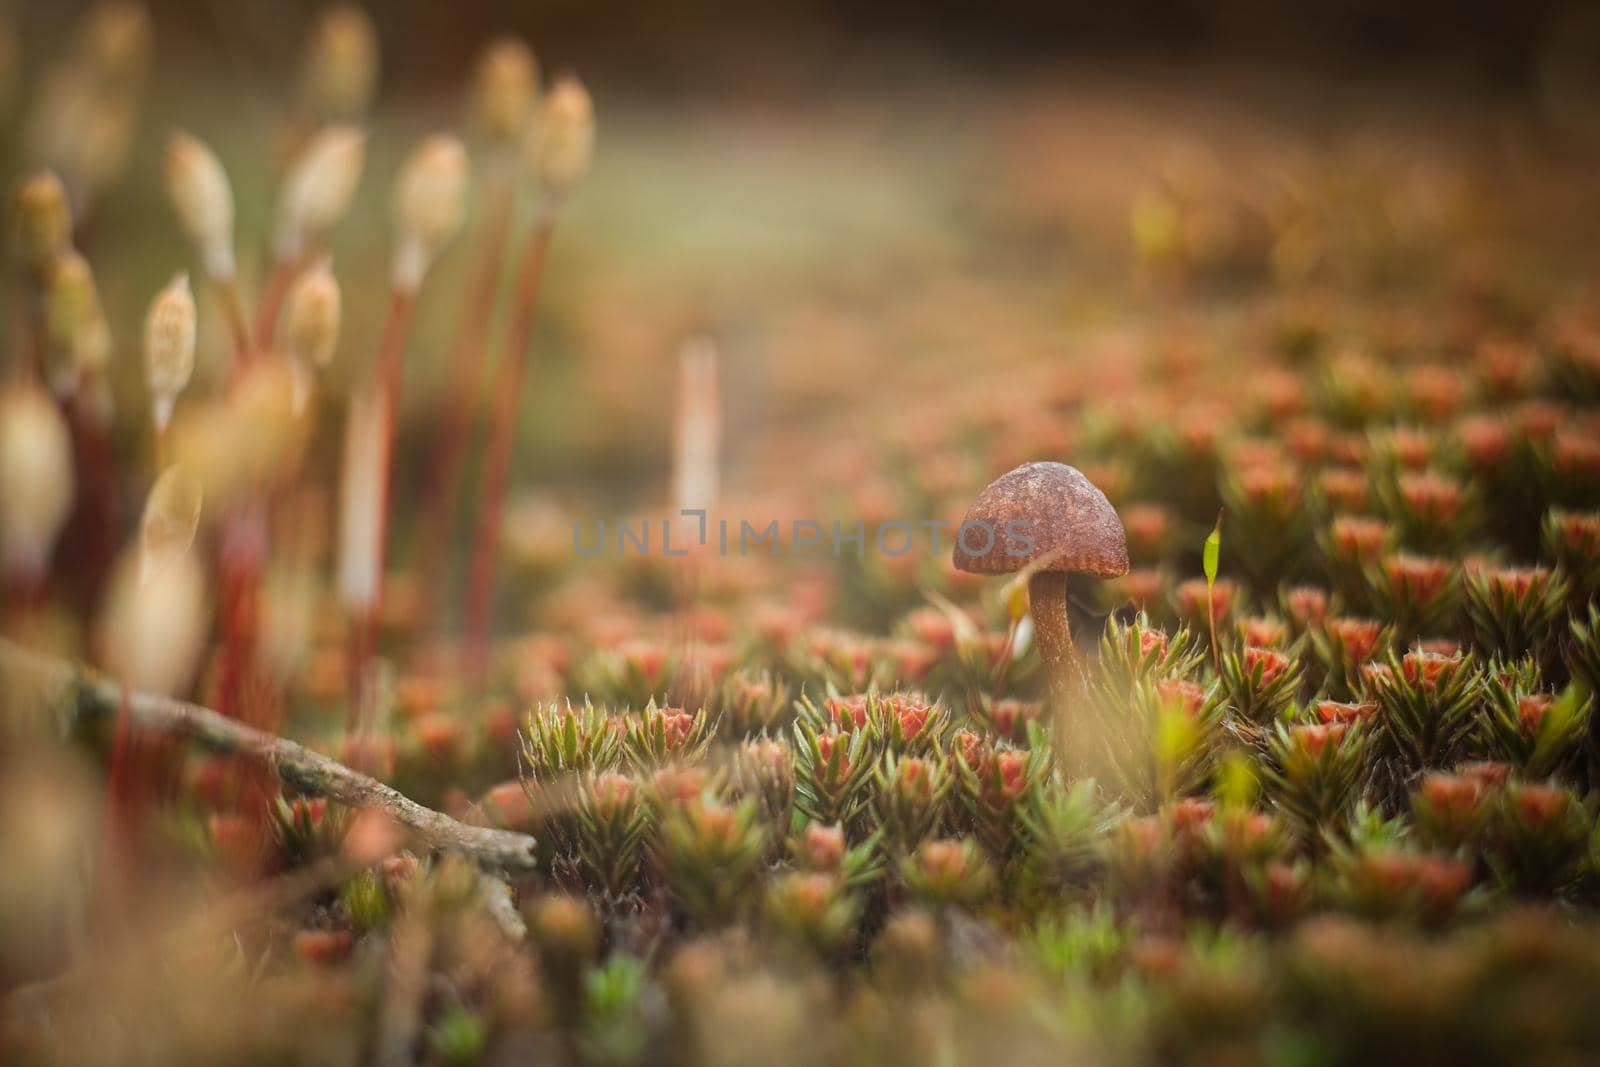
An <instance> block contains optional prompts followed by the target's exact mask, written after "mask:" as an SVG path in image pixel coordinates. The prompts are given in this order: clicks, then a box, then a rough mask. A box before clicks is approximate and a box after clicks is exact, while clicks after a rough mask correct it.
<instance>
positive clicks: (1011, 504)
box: [953, 463, 1128, 578]
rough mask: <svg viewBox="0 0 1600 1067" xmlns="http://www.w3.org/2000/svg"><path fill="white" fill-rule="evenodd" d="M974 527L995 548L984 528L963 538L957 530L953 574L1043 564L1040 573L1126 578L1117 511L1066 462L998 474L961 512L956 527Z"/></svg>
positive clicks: (999, 571) (1125, 545)
mask: <svg viewBox="0 0 1600 1067" xmlns="http://www.w3.org/2000/svg"><path fill="white" fill-rule="evenodd" d="M972 523H983V524H985V525H986V526H987V527H988V529H989V530H992V531H993V533H994V543H993V545H987V544H986V541H987V537H986V536H985V535H984V532H983V528H982V527H976V526H974V527H972V528H970V529H966V536H965V537H963V536H962V535H961V534H962V531H961V530H958V531H957V532H956V548H955V553H954V556H953V561H954V563H955V565H956V569H957V570H963V571H968V572H970V573H973V574H1011V573H1013V572H1015V571H1019V570H1021V569H1022V568H1024V567H1026V566H1027V565H1028V564H1030V563H1034V562H1039V561H1042V562H1043V568H1042V569H1044V570H1049V571H1070V572H1073V573H1077V574H1090V575H1093V576H1095V577H1097V578H1116V577H1119V576H1121V575H1124V574H1127V573H1128V538H1127V535H1126V534H1124V533H1123V532H1122V520H1121V519H1119V518H1118V517H1117V512H1116V509H1115V508H1113V507H1112V506H1111V501H1109V500H1107V499H1106V495H1105V494H1104V493H1102V492H1101V491H1100V490H1099V489H1096V488H1095V486H1094V483H1093V482H1091V481H1089V479H1087V478H1085V477H1084V476H1083V472H1082V471H1080V470H1078V469H1077V468H1076V467H1069V466H1067V465H1066V464H1065V463H1024V464H1023V465H1022V466H1020V467H1018V468H1017V469H1016V470H1013V471H1008V472H1006V473H1005V474H1002V475H1001V476H1000V477H998V478H996V479H995V480H994V481H992V482H990V483H989V485H988V487H987V488H985V489H984V491H983V492H981V493H979V494H978V499H977V500H976V501H974V502H973V505H972V507H971V508H969V509H968V510H967V516H966V518H965V519H963V520H962V526H963V528H967V526H968V524H972ZM1013 523H1015V524H1017V525H1015V526H1013V525H1011V524H1013ZM1030 541H1031V542H1032V543H1031V544H1030V543H1029V542H1030ZM985 549H987V551H986V550H985ZM969 550H970V551H969ZM975 553H976V554H975Z"/></svg>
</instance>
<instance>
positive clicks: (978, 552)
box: [953, 463, 1128, 699]
mask: <svg viewBox="0 0 1600 1067" xmlns="http://www.w3.org/2000/svg"><path fill="white" fill-rule="evenodd" d="M953 562H954V563H955V566H956V569H957V570H963V571H968V572H970V573H973V574H1014V573H1016V572H1018V571H1023V570H1027V571H1029V572H1030V573H1029V577H1028V604H1029V609H1030V610H1031V611H1032V612H1033V626H1034V633H1035V639H1036V640H1037V641H1038V643H1039V656H1040V658H1041V659H1043V660H1044V664H1045V669H1046V670H1047V671H1048V672H1049V675H1050V688H1051V691H1052V692H1053V693H1054V694H1055V696H1056V697H1057V698H1058V699H1059V698H1061V697H1062V696H1064V695H1065V694H1067V693H1069V692H1070V691H1071V690H1072V688H1073V686H1074V685H1075V684H1076V682H1077V679H1078V678H1079V677H1080V676H1081V670H1082V668H1081V667H1080V665H1079V662H1078V653H1077V649H1076V648H1075V647H1074V646H1073V643H1072V629H1071V625H1070V624H1069V623H1068V621H1067V575H1068V574H1089V575H1093V576H1094V577H1096V578H1116V577H1120V576H1121V575H1124V574H1127V573H1128V539H1127V536H1126V535H1125V534H1124V533H1123V532H1122V520H1121V519H1119V518H1118V517H1117V512H1116V509H1114V508H1113V507H1112V506H1111V502H1110V501H1109V500H1107V499H1106V495H1105V494H1104V493H1102V492H1101V491H1100V490H1099V489H1097V488H1095V486H1094V483H1093V482H1091V481H1089V479H1088V478H1085V477H1084V476H1083V472H1082V471H1080V470H1078V469H1077V468H1075V467H1069V466H1067V465H1066V464H1065V463H1024V464H1023V465H1022V466H1020V467H1018V468H1016V469H1015V470H1012V471H1008V472H1007V473H1005V474H1002V475H1001V476H1000V477H998V478H996V479H995V480H994V481H992V482H990V483H989V485H988V487H987V488H985V489H984V490H983V492H981V493H979V494H978V499H977V500H976V501H974V502H973V505H972V507H971V508H969V509H968V510H967V516H966V518H965V519H963V520H962V522H961V528H960V530H959V531H957V534H956V547H955V554H954V558H953Z"/></svg>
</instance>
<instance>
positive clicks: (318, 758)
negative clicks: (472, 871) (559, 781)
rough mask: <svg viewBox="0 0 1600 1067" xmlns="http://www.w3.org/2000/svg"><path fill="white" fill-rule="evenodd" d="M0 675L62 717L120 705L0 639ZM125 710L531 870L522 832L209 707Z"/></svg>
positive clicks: (83, 671) (93, 684) (417, 829)
mask: <svg viewBox="0 0 1600 1067" xmlns="http://www.w3.org/2000/svg"><path fill="white" fill-rule="evenodd" d="M0 675H4V676H5V677H6V678H7V680H8V683H9V684H12V685H15V684H16V683H20V682H22V681H24V680H29V681H32V682H34V683H36V684H38V685H39V686H40V687H41V688H42V689H43V690H45V691H46V694H48V695H46V699H48V700H49V702H50V703H51V704H53V705H57V706H60V707H62V708H63V709H64V710H65V712H66V714H67V715H68V716H105V715H111V714H114V713H115V712H116V709H117V706H118V704H119V703H120V702H121V699H122V694H121V686H120V685H119V684H118V683H117V682H116V681H115V680H113V679H110V678H105V677H100V676H98V675H96V674H94V673H93V672H91V671H90V670H88V669H87V668H84V667H80V666H75V665H73V664H70V663H67V662H65V661H63V660H59V659H54V658H52V657H48V656H43V655H39V654H37V653H33V652H29V651H27V650H25V649H23V648H21V647H19V646H17V645H15V644H13V643H11V642H9V641H5V640H0ZM127 712H128V717H129V721H130V722H131V723H132V724H133V725H134V726H136V727H139V728H141V729H145V730H152V731H155V732H157V733H163V734H169V735H173V736H177V737H184V738H188V739H189V740H191V741H194V742H196V743H198V744H201V745H203V746H205V747H207V748H210V749H213V750H215V751H218V752H222V753H226V754H230V755H241V756H252V757H255V758H257V759H260V760H262V761H263V762H264V763H265V764H266V765H267V766H268V767H269V768H270V769H271V770H272V771H273V772H274V773H276V774H277V776H278V777H279V778H280V779H281V780H282V781H284V782H286V783H288V784H289V785H291V786H293V787H294V788H295V789H298V790H300V791H301V792H303V793H307V794H310V795H312V796H320V797H327V798H328V799H329V800H333V801H337V802H338V803H340V804H345V805H348V806H350V807H355V808H374V809H376V810H378V811H381V812H383V813H384V814H386V815H388V816H389V817H390V818H391V819H393V820H394V821H395V822H397V823H399V824H400V825H401V826H404V827H406V828H407V829H408V830H410V831H411V832H413V833H414V834H416V835H417V837H418V838H419V839H420V841H421V842H422V843H423V844H425V845H427V846H428V847H430V848H435V849H439V850H440V851H444V852H454V853H457V854H459V855H463V856H467V857H469V858H471V859H473V860H475V861H477V863H478V864H479V865H480V866H482V867H485V868H488V869H491V870H497V871H506V872H517V871H526V870H531V869H532V868H533V867H534V865H535V847H536V843H535V841H534V839H533V838H532V837H530V836H528V835H527V834H520V833H514V832H512V831H510V830H497V829H493V828H491V827H485V826H468V825H466V824H465V823H461V822H457V821H456V820H455V819H452V818H451V817H450V816H448V815H445V814H443V813H442V812H437V811H434V810H433V809H432V808H425V807H423V806H422V805H421V804H418V803H416V802H415V801H413V800H411V799H410V798H409V797H406V796H405V795H404V794H402V793H400V792H399V791H397V790H395V789H392V788H390V787H389V786H386V785H384V784H383V783H382V782H380V781H377V780H376V779H374V778H369V777H367V776H366V775H364V774H360V773H358V772H356V771H353V770H351V769H350V768H349V767H346V766H345V765H344V764H342V763H339V762H338V761H336V760H332V759H329V758H328V757H327V756H324V755H322V754H321V753H318V752H313V751H311V750H310V749H308V748H306V747H305V746H304V745H301V744H298V743H296V742H294V741H290V740H287V739H286V738H282V737H278V736H277V735H275V734H269V733H266V732H265V731H262V730H256V729H252V728H251V727H249V726H245V725H243V724H242V723H238V722H235V721H233V720H231V719H227V718H224V717H223V716H221V715H219V714H217V713H216V712H214V711H212V710H211V709H209V708H203V707H201V706H199V705H198V704H189V703H186V702H184V701H181V700H173V699H171V698H169V697H161V696H155V695H153V694H150V693H130V694H128V700H127Z"/></svg>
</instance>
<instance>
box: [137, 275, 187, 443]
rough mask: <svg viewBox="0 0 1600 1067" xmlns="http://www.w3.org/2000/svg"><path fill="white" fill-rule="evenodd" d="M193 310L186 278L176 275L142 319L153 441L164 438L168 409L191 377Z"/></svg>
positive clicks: (168, 420) (170, 415)
mask: <svg viewBox="0 0 1600 1067" xmlns="http://www.w3.org/2000/svg"><path fill="white" fill-rule="evenodd" d="M194 345H195V306H194V294H193V293H192V292H190V291H189V275H187V274H179V275H178V276H177V277H176V278H173V279H172V282H171V283H170V284H169V285H168V286H167V287H166V288H165V289H163V290H161V292H160V293H158V294H156V298H155V299H154V300H153V301H151V303H150V310H149V312H147V313H146V315H145V319H144V370H145V382H146V384H147V385H148V386H149V388H150V404H151V417H152V418H153V419H154V420H155V426H156V440H157V441H158V442H159V441H160V440H161V439H162V438H163V437H165V435H166V430H167V424H168V422H170V421H171V419H172V407H173V405H174V404H175V403H176V402H177V399H178V394H179V393H181V392H183V390H184V388H185V387H187V386H188V384H189V378H190V376H191V375H192V374H193V373H194Z"/></svg>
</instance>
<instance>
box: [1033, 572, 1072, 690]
mask: <svg viewBox="0 0 1600 1067" xmlns="http://www.w3.org/2000/svg"><path fill="white" fill-rule="evenodd" d="M1028 604H1029V606H1030V610H1031V611H1032V613H1033V640H1034V643H1035V644H1037V645H1038V646H1039V659H1040V661H1041V662H1043V663H1044V667H1045V671H1046V673H1047V674H1048V675H1049V678H1050V686H1051V695H1052V696H1054V697H1055V698H1056V699H1057V700H1058V701H1059V700H1063V699H1066V698H1068V697H1069V696H1070V695H1071V693H1072V691H1073V690H1074V689H1075V688H1076V686H1077V684H1078V683H1079V682H1081V681H1082V679H1083V659H1082V657H1080V656H1079V655H1078V648H1077V646H1076V645H1075V644H1073V641H1072V622H1071V620H1070V619H1069V618H1068V617H1067V576H1066V575H1065V574H1064V573H1062V572H1061V571H1049V570H1044V571H1039V572H1037V573H1035V574H1034V575H1033V576H1032V577H1031V578H1029V579H1028Z"/></svg>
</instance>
